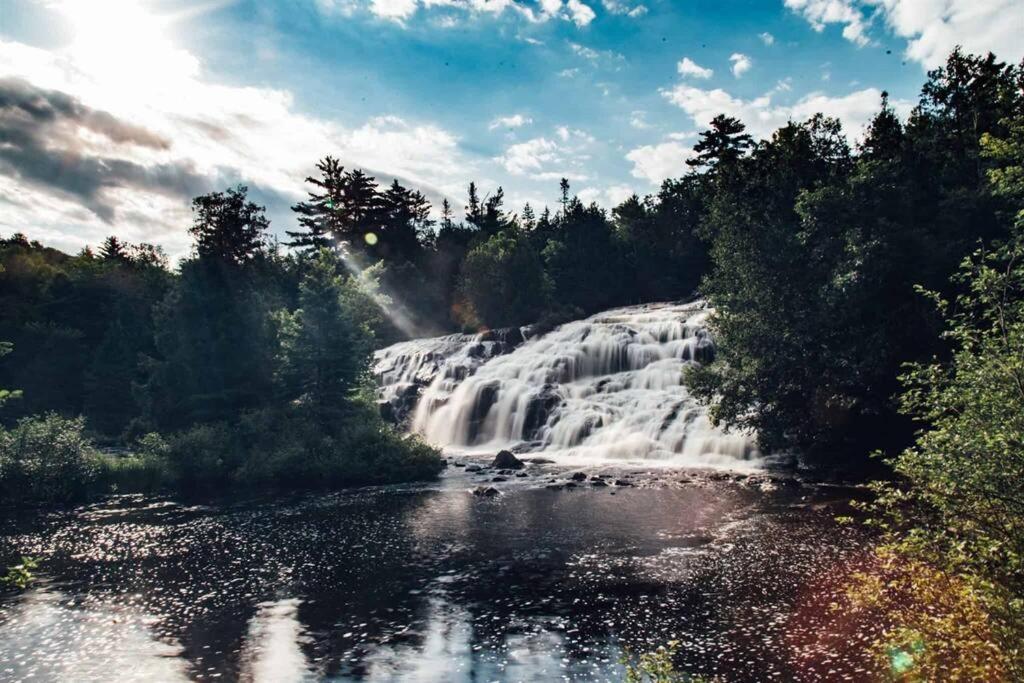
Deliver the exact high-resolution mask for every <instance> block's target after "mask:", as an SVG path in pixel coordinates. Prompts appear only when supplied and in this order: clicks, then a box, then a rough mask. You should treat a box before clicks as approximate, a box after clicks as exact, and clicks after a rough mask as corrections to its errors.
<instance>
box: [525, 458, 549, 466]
mask: <svg viewBox="0 0 1024 683" xmlns="http://www.w3.org/2000/svg"><path fill="white" fill-rule="evenodd" d="M523 462H528V463H530V464H531V465H554V464H555V461H554V460H548V459H547V458H523Z"/></svg>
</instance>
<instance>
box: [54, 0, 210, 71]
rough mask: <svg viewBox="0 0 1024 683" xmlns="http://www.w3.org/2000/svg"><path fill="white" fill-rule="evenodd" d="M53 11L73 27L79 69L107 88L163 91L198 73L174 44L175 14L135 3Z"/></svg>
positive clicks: (114, 0)
mask: <svg viewBox="0 0 1024 683" xmlns="http://www.w3.org/2000/svg"><path fill="white" fill-rule="evenodd" d="M53 8H54V9H55V10H57V11H58V12H60V13H61V14H62V15H63V16H64V17H65V18H66V20H67V21H68V22H69V23H70V24H71V28H72V33H73V36H74V37H73V39H72V42H71V44H70V45H69V46H68V48H69V50H70V52H71V53H72V54H73V56H74V58H75V61H76V66H77V67H78V69H80V70H81V71H83V72H86V73H89V74H90V75H92V76H94V77H95V78H96V79H97V80H102V81H105V84H106V85H114V84H116V85H118V86H119V87H122V88H132V89H140V88H141V89H143V90H145V91H152V90H154V89H156V90H159V89H160V88H161V87H163V85H164V84H166V83H167V82H168V81H177V80H180V79H182V78H188V77H193V76H195V75H196V74H197V72H198V70H199V62H198V60H197V59H196V58H195V57H194V56H192V55H191V54H189V53H188V52H187V51H185V50H182V49H180V48H179V47H177V46H176V45H175V44H174V42H173V40H172V35H171V25H172V24H173V23H174V21H175V16H174V15H172V14H158V13H156V12H155V11H153V9H152V8H151V6H150V5H147V4H145V3H141V2H137V1H133V0H105V1H104V2H96V3H93V2H90V3H85V2H76V1H74V0H62V1H60V2H55V3H54V4H53Z"/></svg>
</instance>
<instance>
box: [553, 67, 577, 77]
mask: <svg viewBox="0 0 1024 683" xmlns="http://www.w3.org/2000/svg"><path fill="white" fill-rule="evenodd" d="M579 73H580V70H579V69H578V68H575V67H574V68H572V69H562V70H561V71H559V72H558V76H559V77H560V78H576V76H578V75H579Z"/></svg>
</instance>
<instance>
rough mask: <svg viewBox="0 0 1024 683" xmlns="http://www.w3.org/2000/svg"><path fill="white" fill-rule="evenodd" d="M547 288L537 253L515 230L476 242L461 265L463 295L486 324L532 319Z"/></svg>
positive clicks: (507, 324)
mask: <svg viewBox="0 0 1024 683" xmlns="http://www.w3.org/2000/svg"><path fill="white" fill-rule="evenodd" d="M549 289H550V283H549V282H548V280H547V276H546V275H545V274H544V266H543V264H542V263H541V259H540V256H539V254H537V252H536V250H534V248H533V245H531V244H530V241H529V239H527V237H526V236H525V235H523V234H520V233H519V232H517V231H508V230H506V231H502V232H499V233H498V234H496V235H494V236H493V237H491V238H490V239H488V240H487V241H485V242H483V243H481V244H479V245H477V246H476V247H474V248H473V249H472V250H471V251H470V252H469V254H467V255H466V260H465V262H464V264H463V266H462V293H463V296H464V297H465V298H466V300H467V301H468V302H469V303H470V305H471V306H472V307H473V312H474V313H475V314H476V317H477V318H478V319H479V321H480V322H481V323H483V324H484V325H486V326H488V327H511V326H514V325H525V324H527V323H529V322H533V321H535V320H536V319H537V317H538V316H539V315H540V312H541V311H542V310H544V306H545V304H546V303H547V298H548V291H549Z"/></svg>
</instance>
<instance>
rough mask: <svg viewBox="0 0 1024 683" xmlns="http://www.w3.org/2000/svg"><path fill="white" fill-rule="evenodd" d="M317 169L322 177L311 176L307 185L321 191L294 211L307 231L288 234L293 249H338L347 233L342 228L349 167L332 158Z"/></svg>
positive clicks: (325, 158) (312, 194)
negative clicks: (337, 246) (347, 169)
mask: <svg viewBox="0 0 1024 683" xmlns="http://www.w3.org/2000/svg"><path fill="white" fill-rule="evenodd" d="M316 167H317V169H318V170H319V171H320V177H313V176H309V177H308V178H306V182H307V183H309V184H311V185H313V186H314V187H315V188H318V189H317V190H314V191H313V192H308V193H307V194H308V195H309V199H308V200H306V201H304V202H299V203H298V204H296V205H295V206H293V207H292V211H294V212H295V213H296V214H298V220H299V225H300V226H301V227H302V228H303V230H301V231H291V230H286V231H285V234H287V235H288V237H290V238H291V241H290V242H288V243H287V244H288V245H289V246H293V247H302V248H308V249H313V250H317V249H320V248H322V247H327V246H335V245H336V244H337V242H336V240H337V239H339V238H340V237H341V236H342V235H343V234H344V233H345V230H344V228H343V225H342V220H343V219H342V206H343V204H344V196H345V184H346V181H345V167H344V166H342V165H341V164H340V163H339V162H338V160H337V159H335V158H334V157H331V156H326V157H324V158H323V159H321V160H320V161H318V162H317V164H316Z"/></svg>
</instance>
